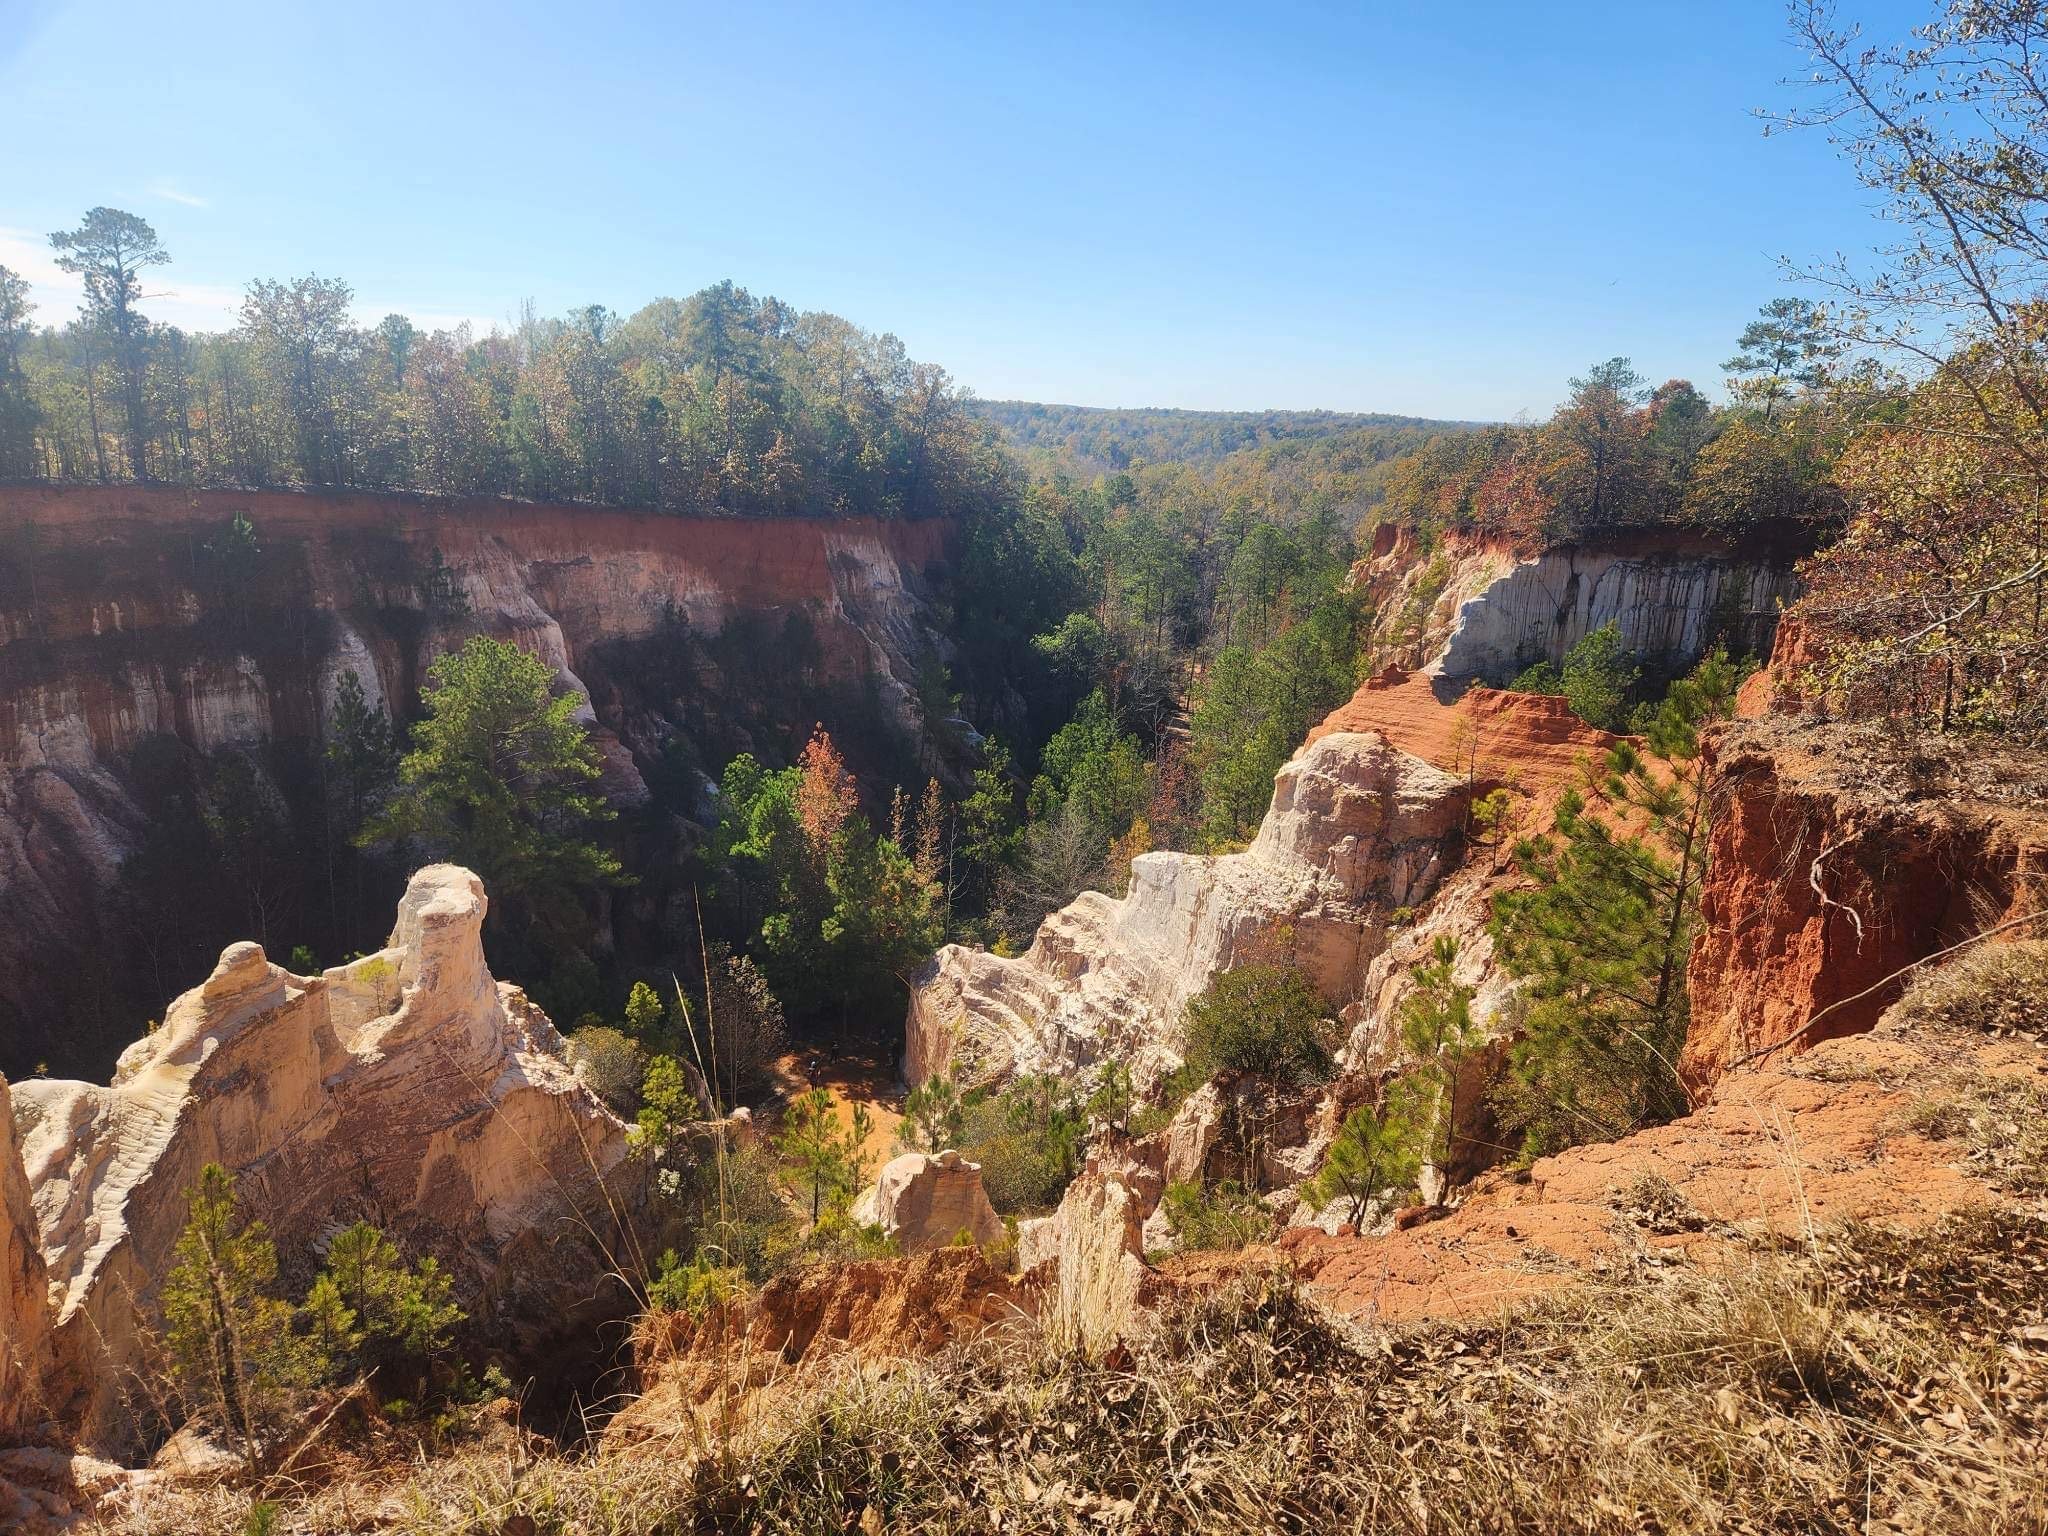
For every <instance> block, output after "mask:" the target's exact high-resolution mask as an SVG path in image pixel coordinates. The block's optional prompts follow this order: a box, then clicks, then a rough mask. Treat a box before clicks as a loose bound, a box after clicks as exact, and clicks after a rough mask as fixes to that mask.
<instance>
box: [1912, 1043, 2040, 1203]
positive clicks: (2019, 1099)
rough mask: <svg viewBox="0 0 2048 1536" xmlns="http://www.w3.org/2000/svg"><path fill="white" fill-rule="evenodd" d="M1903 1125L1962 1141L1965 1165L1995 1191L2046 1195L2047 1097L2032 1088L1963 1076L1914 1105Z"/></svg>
mask: <svg viewBox="0 0 2048 1536" xmlns="http://www.w3.org/2000/svg"><path fill="white" fill-rule="evenodd" d="M1906 1123H1907V1124H1908V1126H1910V1127H1911V1128H1912V1129H1913V1130H1916V1131H1918V1132H1920V1133H1921V1134H1922V1135H1924V1136H1932V1137H1934V1138H1935V1139H1936V1140H1938V1141H1954V1142H1960V1143H1961V1144H1962V1146H1963V1148H1964V1163H1965V1166H1967V1167H1968V1168H1969V1169H1970V1171H1971V1172H1972V1173H1975V1174H1976V1175H1978V1176H1979V1177H1980V1178H1982V1179H1983V1180H1984V1181H1985V1182H1986V1183H1988V1184H1990V1185H1991V1186H1992V1187H1993V1188H1995V1189H2002V1190H2005V1191H2007V1192H2008V1193H2011V1194H2016V1195H2048V1092H2043V1091H2042V1090H2041V1089H2040V1088H2037V1087H2035V1086H2034V1085H2033V1084H2032V1083H2029V1082H2025V1081H2022V1080H2020V1079H2017V1078H2010V1077H1992V1076H1987V1075H1984V1074H1981V1073H1979V1074H1968V1075H1963V1076H1960V1077H1958V1078H1956V1079H1954V1080H1953V1081H1951V1082H1948V1083H1946V1084H1944V1085H1943V1086H1942V1087H1940V1088H1938V1089H1936V1090H1935V1091H1933V1092H1931V1093H1929V1094H1927V1095H1926V1096H1925V1097H1923V1098H1921V1099H1920V1100H1919V1101H1918V1102H1916V1103H1915V1104H1914V1106H1913V1108H1912V1110H1911V1111H1910V1112H1909V1113H1908V1114H1907V1116H1906Z"/></svg>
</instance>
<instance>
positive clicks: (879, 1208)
mask: <svg viewBox="0 0 2048 1536" xmlns="http://www.w3.org/2000/svg"><path fill="white" fill-rule="evenodd" d="M853 1214H854V1219H855V1220H857V1221H862V1222H867V1223H870V1224H872V1225H874V1226H878V1227H880V1228H881V1229H882V1230H883V1231H884V1232H886V1233H887V1234H888V1235H889V1236H890V1237H892V1238H894V1239H895V1241H896V1245H897V1247H898V1248H899V1249H901V1250H902V1252H903V1253H905V1254H906V1255H908V1254H917V1253H924V1252H926V1251H927V1250H929V1249H932V1248H946V1247H950V1246H952V1244H953V1243H954V1241H955V1240H956V1239H958V1237H959V1236H960V1234H961V1233H963V1232H965V1233H966V1234H967V1235H968V1236H969V1237H970V1238H972V1239H973V1240H974V1242H975V1244H976V1245H977V1246H986V1245H987V1244H989V1243H993V1242H995V1241H997V1240H998V1239H999V1238H1001V1237H1002V1235H1003V1219H1002V1217H1000V1216H998V1215H997V1214H996V1208H995V1207H994V1206H992V1205H990V1204H989V1203H988V1192H987V1191H986V1190H984V1189H983V1188H982V1187H981V1164H979V1163H970V1162H968V1161H967V1160H966V1159H965V1158H963V1157H962V1156H961V1155H960V1154H959V1153H958V1152H941V1153H940V1154H939V1155H938V1156H937V1157H932V1156H929V1155H927V1154H926V1153H923V1152H906V1153H904V1154H903V1156H901V1157H899V1158H895V1159H893V1160H892V1161H891V1162H890V1163H889V1164H888V1165H887V1166H886V1167H884V1168H883V1169H882V1174H881V1177H880V1178H879V1179H877V1180H876V1181H875V1185H874V1187H873V1188H872V1189H870V1190H868V1191H867V1192H866V1193H865V1194H863V1195H862V1196H861V1197H860V1199H859V1200H858V1201H856V1202H855V1203H854V1208H853Z"/></svg>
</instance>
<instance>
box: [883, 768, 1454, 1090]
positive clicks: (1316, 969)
mask: <svg viewBox="0 0 2048 1536" xmlns="http://www.w3.org/2000/svg"><path fill="white" fill-rule="evenodd" d="M1463 795H1464V788H1463V785H1462V784H1461V783H1460V781H1459V780H1457V779H1455V778H1453V777H1452V776H1451V775H1449V774H1447V773H1444V772H1442V771H1441V770H1439V769H1436V768H1432V767H1431V766H1430V765H1429V764H1427V763H1425V762H1423V761H1422V760H1421V759H1419V758H1415V757H1410V756H1407V755H1406V754H1404V753H1402V752H1399V751H1396V750H1395V749H1394V748H1393V747H1392V746H1390V745H1389V744H1388V743H1387V741H1386V739H1385V738H1384V737H1382V736H1380V735H1378V734H1377V733H1373V732H1367V733H1358V734H1353V733H1341V732H1340V733H1336V734H1332V735H1329V736H1325V737H1323V738H1322V739H1321V740H1320V741H1318V742H1316V743H1315V744H1314V745H1313V746H1311V747H1309V748H1307V749H1306V750H1305V751H1303V752H1302V753H1301V754H1300V755H1299V756H1298V757H1296V758H1295V759H1294V760H1293V761H1292V762H1290V763H1288V764H1287V765H1286V766H1285V767H1284V768H1282V769H1281V770H1280V772H1279V773H1278V774H1277V775H1276V776H1275V778H1274V784H1273V803H1272V807H1271V809H1270V810H1268V811H1267V813H1266V819H1265V821H1264V822H1263V823H1262V824H1261V825H1260V827H1259V833H1258V836H1257V837H1256V838H1255V839H1254V840H1253V842H1252V845H1251V847H1249V848H1248V849H1246V850H1245V851H1244V852H1243V853H1236V854H1226V855H1224V856H1222V857H1220V858H1209V857H1203V856H1199V855H1195V854H1184V853H1148V854H1144V855H1141V856H1140V857H1139V858H1138V859H1137V860H1136V861H1135V862H1133V864H1132V865H1131V887H1130V894H1129V895H1127V896H1125V897H1124V898H1123V899H1122V900H1115V899H1112V898H1111V897H1108V896H1105V895H1103V894H1101V893H1100V892H1095V891H1089V892H1085V893H1083V894H1082V895H1081V896H1080V897H1079V898H1078V899H1076V900H1075V901H1074V903H1073V904H1072V905H1071V906H1068V907H1066V908H1064V909H1063V910H1061V911H1058V912H1055V913H1053V914H1052V915H1051V916H1049V917H1048V918H1046V920H1045V922H1044V924H1043V925H1042V926H1041V927H1040V928H1039V930H1038V935H1037V937H1036V938H1035V939H1034V940H1033V941H1032V944H1031V947H1030V949H1028V950H1027V951H1026V952H1025V953H1024V954H1023V955H1021V956H1019V957H1018V958H1016V959H1014V960H1005V959H1002V958H1000V957H998V956H995V955H991V954H988V953H986V952H985V951H982V950H976V949H967V948H964V947H962V946H960V945H957V944H954V945H948V946H947V947H946V948H945V949H942V950H940V951H939V953H938V955H937V957H936V958H935V959H934V960H933V962H932V964H931V965H930V966H928V967H927V968H926V969H925V971H924V973H923V974H922V975H921V976H920V977H919V978H918V981H917V984H916V986H915V987H914V988H913V990H912V994H911V1000H910V1011H909V1017H908V1022H907V1026H906V1040H905V1050H904V1063H903V1071H904V1076H905V1077H906V1078H907V1079H908V1080H909V1081H910V1082H911V1083H912V1084H916V1083H921V1082H923V1081H924V1080H925V1079H926V1078H928V1077H932V1076H934V1075H937V1074H940V1073H950V1074H951V1075H952V1076H953V1077H954V1078H955V1079H956V1080H958V1081H959V1082H961V1083H962V1084H963V1085H972V1084H979V1083H987V1082H994V1081H1000V1080H1003V1079H1005V1078H1008V1077H1010V1076H1011V1075H1013V1074H1015V1073H1021V1072H1043V1071H1056V1072H1060V1073H1064V1074H1074V1073H1078V1072H1082V1071H1085V1070H1086V1069H1088V1068H1090V1067H1091V1066H1092V1065H1093V1064H1094V1063H1096V1062H1098V1061H1101V1060H1104V1059H1106V1058H1108V1059H1115V1060H1118V1061H1122V1062H1125V1063H1127V1064H1128V1065H1129V1066H1130V1068H1131V1070H1132V1074H1133V1076H1134V1077H1135V1078H1136V1079H1137V1081H1138V1083H1139V1085H1140V1087H1144V1086H1147V1085H1149V1084H1151V1083H1152V1082H1155V1081H1156V1080H1157V1079H1158V1078H1160V1077H1161V1076H1163V1075H1164V1074H1165V1073H1167V1072H1168V1071H1170V1070H1172V1068H1173V1067H1175V1066H1176V1065H1178V1064H1179V1061H1180V1016H1181V1009H1182V1007H1183V1006H1184V1005H1185V1004H1186V1002H1187V1000H1188V999H1189V998H1190V997H1193V996H1194V995H1195V994H1197V993H1198V992H1200V991H1201V990H1202V989H1203V988H1204V987H1205V986H1207V985H1208V983H1209V979H1210V978H1211V977H1212V976H1214V975H1215V974H1216V973H1217V972H1218V971H1221V970H1224V969H1227V968H1228V967H1230V966H1232V965H1235V964H1239V963H1243V962H1252V961H1266V960H1272V961H1280V960H1286V961H1292V962H1293V963H1295V964H1297V965H1299V966H1301V967H1302V968H1303V969H1304V970H1305V971H1307V972H1308V974H1309V975H1310V976H1311V977H1312V978H1314V980H1315V981H1316V983H1317V984H1318V985H1319V986H1321V987H1322V988H1323V990H1324V992H1325V993H1326V994H1327V995H1328V996H1330V997H1331V998H1332V999H1333V1000H1338V1001H1342V1000H1346V999H1348V998H1349V997H1350V996H1351V995H1352V992H1353V989H1354V987H1355V986H1356V984H1357V980H1358V977H1359V975H1360V972H1361V971H1362V969H1363V967H1364V966H1365V964H1366V963H1367V962H1368V961H1369V960H1370V959H1371V958H1372V956H1373V955H1374V954H1375V953H1376V952H1377V950H1378V948H1379V946H1380V945H1381V944H1382V943H1383V942H1384V937H1385V919H1386V914H1387V913H1388V912H1389V911H1391V910H1393V909H1394V908H1397V907H1402V906H1411V905H1414V904H1416V903H1418V902H1420V901H1421V900H1422V899H1423V898H1424V897H1425V896H1426V895H1427V894H1428V893H1429V891H1430V890H1431V889H1432V888H1433V887H1434V885H1435V883H1436V881H1437V879H1438V877H1439V875H1440V874H1441V872H1442V868H1443V863H1444V859H1445V857H1446V853H1445V843H1446V839H1449V838H1452V837H1454V836H1455V835H1456V833H1457V831H1458V829H1459V826H1460V824H1461V822H1462V819H1463Z"/></svg>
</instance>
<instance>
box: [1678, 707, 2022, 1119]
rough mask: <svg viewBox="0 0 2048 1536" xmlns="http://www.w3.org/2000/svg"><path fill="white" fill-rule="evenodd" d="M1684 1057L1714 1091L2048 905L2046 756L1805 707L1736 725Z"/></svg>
mask: <svg viewBox="0 0 2048 1536" xmlns="http://www.w3.org/2000/svg"><path fill="white" fill-rule="evenodd" d="M1710 751H1711V760H1712V762H1713V764H1714V770H1715V772H1716V774H1717V776H1718V778H1719V791H1718V799H1719V802H1720V804H1719V807H1718V811H1717V814H1716V816H1715V819H1714V823H1713V829H1712V833H1711V841H1710V843H1709V848H1708V862H1707V872H1706V884H1705V887H1704V890H1703V892H1702V896H1701V905H1700V936H1699V939H1698V941H1697V942H1696V944H1695V945H1694V948H1693V953H1692V960H1691V964H1690V967H1689V969H1688V973H1687V986H1688V992H1689V995H1690V997H1691V1003H1692V1021H1691V1027H1690V1032H1689V1033H1688V1035H1687V1038H1686V1045H1685V1054H1684V1057H1683V1059H1682V1061H1681V1063H1680V1065H1681V1068H1682V1070H1683V1072H1684V1075H1685V1077H1686V1078H1687V1080H1688V1082H1689V1083H1691V1084H1692V1085H1693V1087H1694V1088H1695V1089H1696V1090H1699V1091H1706V1090H1708V1089H1710V1088H1712V1087H1713V1085H1714V1084H1715V1083H1716V1082H1717V1081H1718V1080H1719V1079H1720V1078H1721V1076H1722V1075H1723V1074H1724V1073H1726V1072H1727V1071H1729V1070H1730V1069H1731V1068H1733V1067H1736V1066H1739V1065H1741V1064H1743V1063H1745V1062H1746V1061H1747V1060H1749V1059H1751V1058H1754V1057H1756V1056H1758V1055H1759V1054H1761V1053H1765V1052H1768V1051H1770V1050H1772V1049H1773V1048H1775V1047H1781V1046H1782V1047H1784V1048H1787V1049H1791V1050H1805V1049H1809V1048H1811V1047H1812V1046H1814V1045H1816V1044H1817V1043H1819V1042H1820V1041H1822V1040H1826V1039H1828V1038H1830V1037H1832V1036H1838V1035H1849V1034H1856V1033H1859V1032H1861V1031H1863V1030H1867V1029H1869V1028H1870V1027H1871V1026H1872V1025H1873V1024H1874V1023H1876V1021H1877V1019H1878V1017H1879V1015H1880V1014H1882V1013H1883V1012H1884V1010H1885V1009H1886V1008H1887V1007H1889V1006H1890V1005H1891V1003H1893V1002H1894V1001H1895V1000H1896V999H1897V998H1898V996H1899V993H1900V991H1901V990H1902V989H1903V987H1904V986H1905V983H1906V980H1907V977H1906V976H1905V975H1904V974H1902V973H1903V971H1904V968H1905V967H1907V966H1908V965H1911V964H1912V963H1913V962H1915V961H1919V960H1924V959H1927V958H1929V957H1930V956H1933V955H1935V954H1936V953H1938V952H1940V951H1943V950H1946V949H1948V948H1949V947H1950V946H1952V945H1956V944H1960V943H1962V942H1963V941H1965V940H1968V939H1970V938H1972V937H1973V936H1974V935H1977V934H1981V933H1986V932H1987V931H1989V930H1992V929H1998V928H2008V929H2009V931H2011V932H2013V933H2015V934H2019V935H2021V936H2032V935H2033V930H2035V929H2038V928H2039V927H2040V926H2041V925H2040V924H2030V925H2023V924H2020V923H2017V922H2016V921H2015V920H2016V919H2019V918H2021V917H2023V916H2026V915H2027V914H2030V913H2034V912H2038V911H2040V910H2041V909H2042V907H2043V906H2044V905H2048V779H2044V771H2043V770H2044V766H2048V765H2044V761H2043V759H2042V758H2041V757H2040V756H2039V755H2038V754H2022V753H2015V752H2011V751H2010V750H2006V749H2000V748H1997V747H1995V746H1988V745H1986V744H1984V743H1980V742H1969V741H1962V740H1956V739H1948V740H1944V739H1941V738H1935V737H1925V738H1921V739H1920V740H1918V741H1917V742H1901V741H1899V740H1895V739H1890V738H1887V737H1885V736H1883V735H1880V734H1879V733H1878V732H1877V731H1875V730H1874V729H1868V728H1861V727H1855V726H1846V725H1829V724H1824V723H1821V722H1817V721H1812V720H1806V721H1799V720H1783V719H1779V720H1759V721H1755V722H1747V723H1740V724H1736V725H1732V726H1730V727H1728V728H1727V729H1726V730H1725V731H1724V732H1722V733H1721V734H1720V735H1719V736H1718V737H1717V738H1715V739H1714V740H1713V741H1712V743H1711V746H1710Z"/></svg>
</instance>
